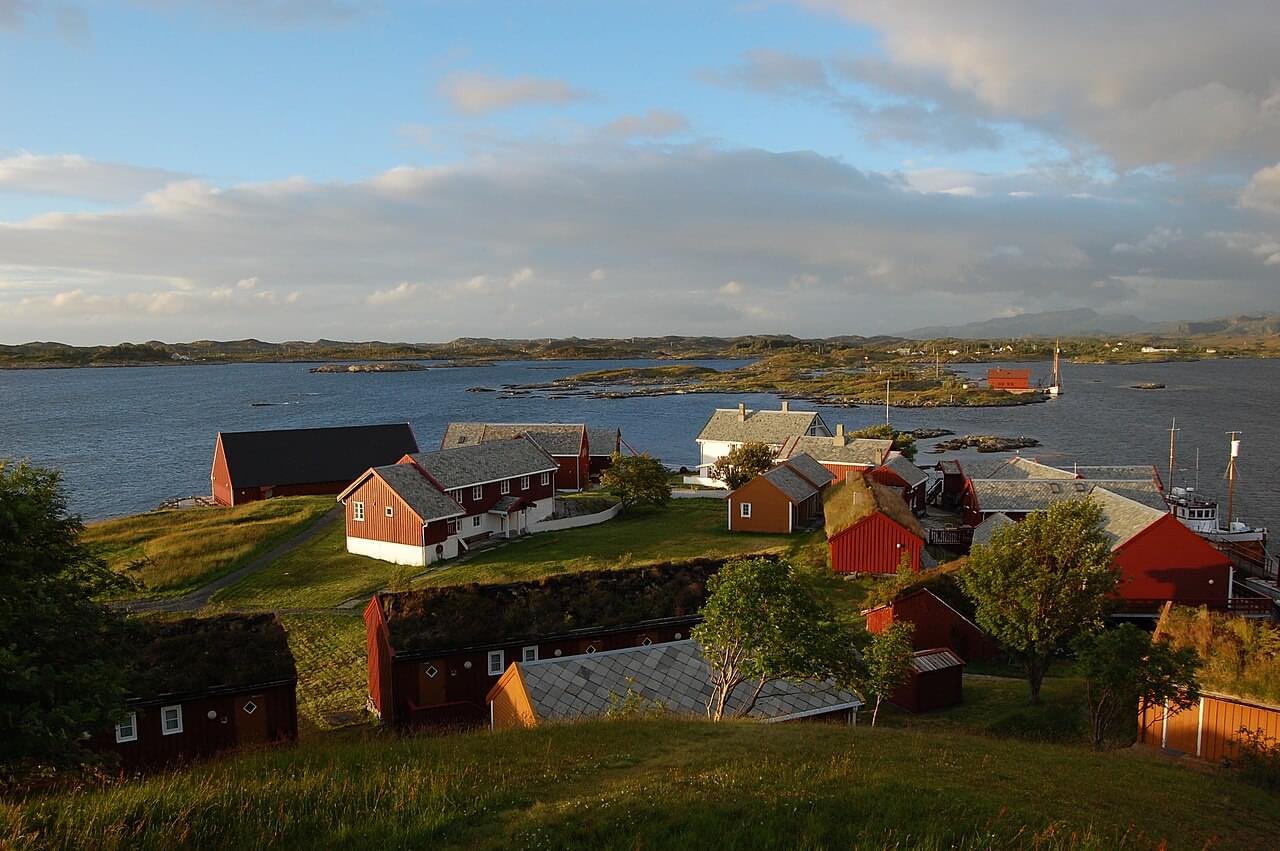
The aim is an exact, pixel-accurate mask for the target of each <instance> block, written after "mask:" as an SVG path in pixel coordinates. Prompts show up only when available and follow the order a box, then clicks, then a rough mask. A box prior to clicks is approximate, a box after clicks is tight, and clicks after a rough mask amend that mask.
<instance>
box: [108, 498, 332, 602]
mask: <svg viewBox="0 0 1280 851" xmlns="http://www.w3.org/2000/svg"><path fill="white" fill-rule="evenodd" d="M333 505H334V502H333V498H332V497H327V496H296V497H282V498H279V499H268V500H263V501H261V502H251V503H248V504H247V505H242V506H237V507H236V508H185V509H179V510H173V511H151V512H148V513H146V514H135V515H133V516H131V517H120V518H117V519H114V520H104V521H102V522H100V523H92V524H90V525H89V526H88V528H87V529H86V531H85V535H84V540H85V542H86V543H87V544H89V545H90V546H92V547H94V548H95V549H96V550H97V551H98V552H99V553H100V554H101V555H102V556H103V558H105V559H106V560H107V563H108V564H109V565H110V566H111V567H112V569H114V570H117V571H120V572H122V573H125V574H126V575H128V576H130V577H132V578H133V579H134V580H135V581H137V582H139V583H140V584H141V585H142V589H141V591H140V592H138V593H140V594H142V595H146V596H172V595H177V594H183V593H186V592H187V591H191V590H193V589H195V588H199V587H200V586H201V585H204V584H205V583H208V582H211V581H213V580H214V579H217V578H218V577H219V576H223V575H224V574H227V573H230V572H231V571H233V570H235V569H236V568H238V567H240V566H241V565H243V564H245V563H246V562H248V561H249V560H251V559H253V558H255V557H256V556H258V555H261V554H262V553H264V552H266V551H267V550H269V549H271V547H273V546H275V545H276V544H278V543H279V542H281V541H283V540H285V539H286V538H288V537H289V536H291V535H293V534H295V533H296V532H298V531H300V530H302V529H303V528H305V527H306V526H307V525H308V524H310V523H311V522H313V521H314V520H315V519H316V518H317V517H319V516H320V515H321V514H323V513H324V512H325V511H328V510H329V509H330V508H333ZM131 565H134V567H131ZM137 595H138V594H137V593H135V594H134V595H133V596H137Z"/></svg>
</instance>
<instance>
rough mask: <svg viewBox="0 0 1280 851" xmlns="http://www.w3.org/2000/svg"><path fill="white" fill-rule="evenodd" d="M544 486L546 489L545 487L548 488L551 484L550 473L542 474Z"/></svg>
mask: <svg viewBox="0 0 1280 851" xmlns="http://www.w3.org/2000/svg"><path fill="white" fill-rule="evenodd" d="M542 484H543V486H544V487H545V486H547V485H549V484H551V474H550V473H543V474H542Z"/></svg>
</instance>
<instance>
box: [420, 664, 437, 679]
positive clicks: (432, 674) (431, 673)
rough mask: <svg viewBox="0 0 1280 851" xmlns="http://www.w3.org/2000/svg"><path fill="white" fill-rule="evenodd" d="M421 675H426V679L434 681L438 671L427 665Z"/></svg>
mask: <svg viewBox="0 0 1280 851" xmlns="http://www.w3.org/2000/svg"><path fill="white" fill-rule="evenodd" d="M422 673H424V674H426V675H427V679H429V680H434V679H435V678H436V675H437V674H439V673H440V670H439V669H438V668H437V667H436V666H435V665H428V666H427V667H425V668H423V669H422Z"/></svg>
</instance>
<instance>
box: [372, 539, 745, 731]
mask: <svg viewBox="0 0 1280 851" xmlns="http://www.w3.org/2000/svg"><path fill="white" fill-rule="evenodd" d="M720 564H721V563H720V562H709V561H708V562H701V563H693V564H683V565H667V566H662V567H646V568H635V569H628V570H603V571H594V572H588V573H569V574H561V575H558V576H551V577H547V578H546V579H542V580H538V581H534V582H516V583H511V584H506V585H478V584H472V585H457V586H448V587H441V588H424V589H421V590H416V591H408V592H404V593H399V594H390V593H380V594H378V595H376V596H375V597H374V598H373V599H372V600H371V601H370V602H369V605H368V606H367V607H366V608H365V612H364V620H365V627H366V633H367V642H368V643H367V646H368V653H369V707H370V709H371V710H372V711H373V712H375V713H376V714H377V715H378V716H379V717H380V718H381V719H382V721H383V723H386V724H415V723H428V724H457V723H465V724H478V723H483V722H487V721H488V720H489V709H488V706H487V702H486V696H487V695H488V693H489V691H490V689H492V687H493V686H494V684H495V683H497V682H498V679H499V677H501V676H502V675H503V673H504V672H505V671H506V670H507V668H508V666H510V665H511V664H512V663H514V662H518V661H535V660H537V659H542V658H556V657H560V656H572V655H575V654H579V653H585V654H593V653H597V652H600V651H604V650H616V649H619V648H622V647H635V646H644V645H649V644H657V643H660V642H665V641H679V640H681V639H684V638H688V637H689V630H690V629H691V628H692V627H693V626H694V625H696V624H697V623H698V622H699V621H700V620H701V617H700V615H699V611H700V610H701V608H702V604H703V603H704V602H705V600H706V581H707V579H708V577H710V576H711V574H713V573H714V572H715V571H717V570H719V568H720Z"/></svg>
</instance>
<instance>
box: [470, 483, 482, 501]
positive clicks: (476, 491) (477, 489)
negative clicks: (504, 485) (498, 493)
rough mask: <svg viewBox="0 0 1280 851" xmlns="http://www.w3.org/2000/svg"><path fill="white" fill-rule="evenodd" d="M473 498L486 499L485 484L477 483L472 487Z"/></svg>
mask: <svg viewBox="0 0 1280 851" xmlns="http://www.w3.org/2000/svg"><path fill="white" fill-rule="evenodd" d="M471 498H472V499H484V485H475V486H474V487H472V488H471Z"/></svg>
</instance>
